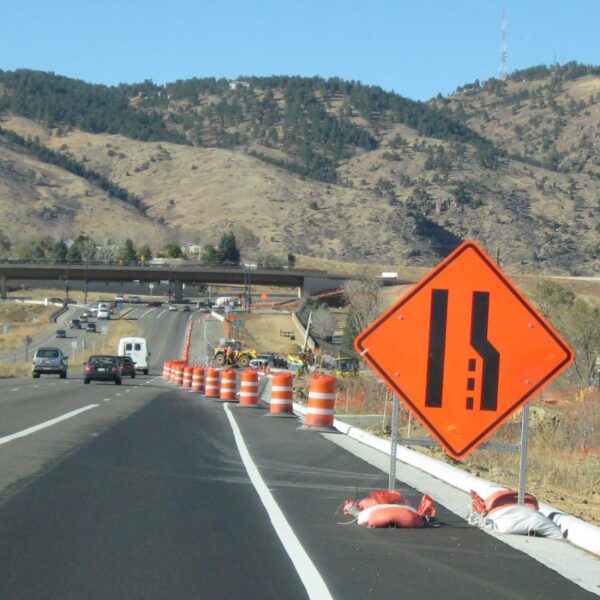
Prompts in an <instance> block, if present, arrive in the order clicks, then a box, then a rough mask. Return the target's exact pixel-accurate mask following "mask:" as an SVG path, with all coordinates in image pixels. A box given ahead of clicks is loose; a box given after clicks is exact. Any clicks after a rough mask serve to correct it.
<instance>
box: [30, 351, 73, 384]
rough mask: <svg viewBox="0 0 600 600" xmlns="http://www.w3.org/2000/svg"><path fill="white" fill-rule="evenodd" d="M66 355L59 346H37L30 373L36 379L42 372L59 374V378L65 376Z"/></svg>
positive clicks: (66, 366)
mask: <svg viewBox="0 0 600 600" xmlns="http://www.w3.org/2000/svg"><path fill="white" fill-rule="evenodd" d="M68 368H69V367H68V365H67V357H66V356H65V355H64V354H63V353H62V350H60V348H52V347H45V348H38V349H37V350H36V352H35V354H34V356H33V363H32V365H31V374H32V376H33V378H34V379H37V378H38V377H39V376H40V375H41V374H42V373H43V374H44V375H60V378H61V379H66V378H67V369H68Z"/></svg>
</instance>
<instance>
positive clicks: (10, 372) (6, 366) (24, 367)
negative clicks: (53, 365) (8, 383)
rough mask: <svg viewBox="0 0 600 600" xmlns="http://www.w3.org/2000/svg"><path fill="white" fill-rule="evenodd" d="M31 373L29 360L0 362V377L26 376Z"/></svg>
mask: <svg viewBox="0 0 600 600" xmlns="http://www.w3.org/2000/svg"><path fill="white" fill-rule="evenodd" d="M30 375H31V363H30V362H18V363H0V379H10V378H11V377H27V376H30Z"/></svg>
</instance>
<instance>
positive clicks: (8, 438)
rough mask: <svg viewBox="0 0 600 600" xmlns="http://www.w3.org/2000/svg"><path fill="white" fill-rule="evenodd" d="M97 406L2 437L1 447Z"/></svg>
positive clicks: (0, 440)
mask: <svg viewBox="0 0 600 600" xmlns="http://www.w3.org/2000/svg"><path fill="white" fill-rule="evenodd" d="M97 406H99V405H98V404H88V405H87V406H84V407H83V408H78V409H77V410H72V411H71V412H68V413H65V414H64V415H61V416H60V417H56V418H55V419H50V420H49V421H44V422H43V423H39V424H38V425H34V426H33V427H28V428H27V429H23V430H21V431H17V432H16V433H12V434H10V435H6V436H4V437H1V438H0V445H1V444H8V442H12V441H13V440H16V439H18V438H22V437H25V436H27V435H31V434H32V433H35V432H36V431H40V430H41V429H46V428H47V427H52V425H56V424H57V423H60V422H61V421H65V420H66V419H71V418H72V417H75V416H77V415H78V414H80V413H82V412H85V411H86V410H90V409H92V408H96V407H97Z"/></svg>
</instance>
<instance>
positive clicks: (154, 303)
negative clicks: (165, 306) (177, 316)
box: [146, 300, 162, 307]
mask: <svg viewBox="0 0 600 600" xmlns="http://www.w3.org/2000/svg"><path fill="white" fill-rule="evenodd" d="M146 306H151V307H158V306H162V302H159V301H158V300H151V301H150V302H148V303H147V304H146Z"/></svg>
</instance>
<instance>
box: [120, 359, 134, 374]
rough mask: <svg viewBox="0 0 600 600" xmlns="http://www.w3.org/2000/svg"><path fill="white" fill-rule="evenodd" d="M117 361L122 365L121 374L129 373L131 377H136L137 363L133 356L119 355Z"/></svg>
mask: <svg viewBox="0 0 600 600" xmlns="http://www.w3.org/2000/svg"><path fill="white" fill-rule="evenodd" d="M117 362H118V363H119V367H121V375H123V376H125V375H129V377H131V379H135V363H134V362H133V359H132V358H131V356H117Z"/></svg>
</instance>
